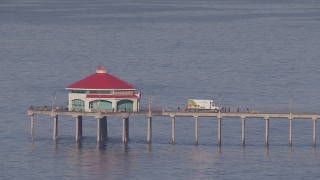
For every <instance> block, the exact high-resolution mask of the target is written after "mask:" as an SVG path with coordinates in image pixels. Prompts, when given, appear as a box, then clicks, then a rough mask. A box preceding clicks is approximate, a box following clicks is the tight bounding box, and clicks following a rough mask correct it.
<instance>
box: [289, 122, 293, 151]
mask: <svg viewBox="0 0 320 180" xmlns="http://www.w3.org/2000/svg"><path fill="white" fill-rule="evenodd" d="M292 126H293V120H292V118H290V119H289V145H290V146H292Z"/></svg>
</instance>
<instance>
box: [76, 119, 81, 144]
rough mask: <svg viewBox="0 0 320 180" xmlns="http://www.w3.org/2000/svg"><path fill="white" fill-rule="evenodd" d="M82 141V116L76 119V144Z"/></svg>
mask: <svg viewBox="0 0 320 180" xmlns="http://www.w3.org/2000/svg"><path fill="white" fill-rule="evenodd" d="M81 140H82V116H77V117H76V142H80V141H81Z"/></svg>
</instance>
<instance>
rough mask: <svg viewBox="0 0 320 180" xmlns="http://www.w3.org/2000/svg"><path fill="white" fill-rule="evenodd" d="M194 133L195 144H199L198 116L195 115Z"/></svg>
mask: <svg viewBox="0 0 320 180" xmlns="http://www.w3.org/2000/svg"><path fill="white" fill-rule="evenodd" d="M194 127H195V128H194V131H195V132H194V133H195V145H196V146H198V116H195V126H194Z"/></svg>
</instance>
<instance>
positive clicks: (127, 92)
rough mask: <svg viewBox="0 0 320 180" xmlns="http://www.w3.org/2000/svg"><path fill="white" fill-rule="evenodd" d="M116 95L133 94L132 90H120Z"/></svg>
mask: <svg viewBox="0 0 320 180" xmlns="http://www.w3.org/2000/svg"><path fill="white" fill-rule="evenodd" d="M114 94H133V91H132V90H118V91H115V92H114Z"/></svg>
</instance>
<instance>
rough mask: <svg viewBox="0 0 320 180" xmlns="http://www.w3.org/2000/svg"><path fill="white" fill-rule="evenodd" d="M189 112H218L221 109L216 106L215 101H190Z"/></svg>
mask: <svg viewBox="0 0 320 180" xmlns="http://www.w3.org/2000/svg"><path fill="white" fill-rule="evenodd" d="M187 109H188V110H198V111H200V110H203V111H214V112H218V111H219V110H220V108H219V107H217V106H215V104H214V103H213V100H203V99H188V107H187Z"/></svg>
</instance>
